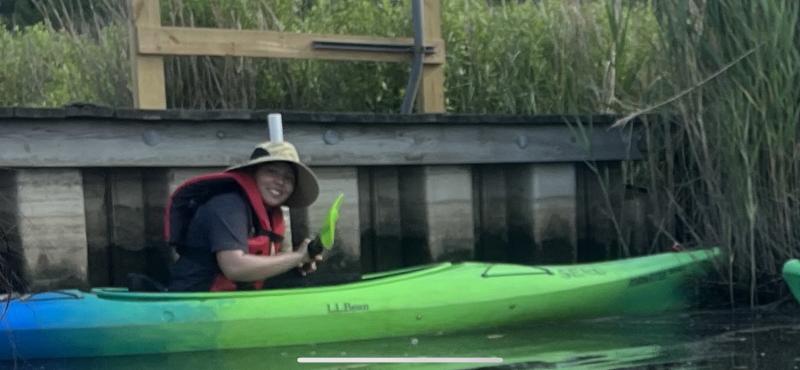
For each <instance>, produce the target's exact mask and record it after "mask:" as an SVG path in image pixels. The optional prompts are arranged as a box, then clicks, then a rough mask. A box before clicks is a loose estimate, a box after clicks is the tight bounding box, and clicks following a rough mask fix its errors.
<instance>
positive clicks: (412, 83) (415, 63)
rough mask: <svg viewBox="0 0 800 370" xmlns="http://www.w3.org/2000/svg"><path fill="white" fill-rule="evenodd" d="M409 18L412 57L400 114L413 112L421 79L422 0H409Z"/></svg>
mask: <svg viewBox="0 0 800 370" xmlns="http://www.w3.org/2000/svg"><path fill="white" fill-rule="evenodd" d="M411 18H412V19H413V21H414V56H413V60H412V61H411V74H410V75H409V76H408V84H407V85H406V95H405V96H404V97H403V105H402V106H401V107H400V113H404V114H408V113H411V112H412V111H413V110H414V99H416V97H417V90H419V82H420V80H421V79H422V63H423V58H425V48H424V46H423V45H422V42H423V40H424V35H425V33H424V31H425V30H424V29H423V27H422V20H423V18H422V0H411Z"/></svg>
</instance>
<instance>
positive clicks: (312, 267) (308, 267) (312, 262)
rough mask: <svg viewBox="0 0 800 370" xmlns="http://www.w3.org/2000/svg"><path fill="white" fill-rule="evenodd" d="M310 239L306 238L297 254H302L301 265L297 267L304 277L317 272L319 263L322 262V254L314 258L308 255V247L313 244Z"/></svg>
mask: <svg viewBox="0 0 800 370" xmlns="http://www.w3.org/2000/svg"><path fill="white" fill-rule="evenodd" d="M311 240H312V239H310V238H306V239H305V240H303V242H302V243H300V245H299V246H298V248H297V250H296V251H295V253H299V254H300V263H299V264H298V265H297V269H298V271H300V274H301V275H303V276H306V275H307V274H309V273H311V272H314V271H316V270H317V262H322V254H318V255H316V256H314V257H313V258H312V257H310V256H309V255H308V245H309V244H311Z"/></svg>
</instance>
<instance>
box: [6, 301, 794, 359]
mask: <svg viewBox="0 0 800 370" xmlns="http://www.w3.org/2000/svg"><path fill="white" fill-rule="evenodd" d="M299 330H301V328H299ZM265 335H267V334H265ZM440 356H442V357H502V358H503V362H502V363H500V364H463V363H462V364H441V363H438V364H298V363H297V358H298V357H440ZM2 366H5V367H6V368H19V369H161V368H169V369H291V368H298V369H342V368H344V369H400V368H402V369H406V368H413V369H484V368H492V369H800V309H798V308H797V307H796V306H793V307H789V308H788V309H784V310H782V311H780V312H776V311H754V310H747V311H738V312H732V311H695V312H691V313H673V314H666V315H660V316H652V317H636V318H614V317H612V318H605V319H598V320H591V321H584V322H577V323H560V324H557V323H552V324H547V325H533V326H528V327H524V328H514V329H495V330H486V331H482V332H476V333H467V334H457V335H456V334H445V333H441V334H439V335H430V336H418V337H402V338H391V339H381V340H373V341H359V342H348V343H333V344H320V345H304V346H292V347H279V348H268V349H248V350H232V351H218V352H195V353H182V354H171V355H159V356H124V357H114V358H103V359H100V358H94V359H56V360H47V361H18V362H17V363H15V364H9V363H6V364H2V365H0V367H2Z"/></svg>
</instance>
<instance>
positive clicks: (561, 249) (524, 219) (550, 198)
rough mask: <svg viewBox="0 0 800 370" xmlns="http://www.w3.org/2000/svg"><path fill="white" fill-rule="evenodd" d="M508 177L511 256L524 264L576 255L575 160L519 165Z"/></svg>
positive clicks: (565, 259)
mask: <svg viewBox="0 0 800 370" xmlns="http://www.w3.org/2000/svg"><path fill="white" fill-rule="evenodd" d="M514 167H517V168H515V169H513V170H512V171H514V176H508V177H507V180H508V186H509V197H508V211H509V213H508V224H509V241H510V244H511V250H510V252H511V257H512V260H514V261H520V262H524V263H568V262H574V261H575V258H576V244H577V241H576V216H575V208H576V206H575V202H576V196H575V194H576V180H575V165H574V164H572V163H565V164H560V163H546V164H531V165H519V166H514Z"/></svg>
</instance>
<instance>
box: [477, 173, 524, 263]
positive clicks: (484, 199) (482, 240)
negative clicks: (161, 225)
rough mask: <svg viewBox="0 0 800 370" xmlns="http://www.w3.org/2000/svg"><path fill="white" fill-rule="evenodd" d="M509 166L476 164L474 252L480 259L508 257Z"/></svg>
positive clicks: (492, 259) (506, 258)
mask: <svg viewBox="0 0 800 370" xmlns="http://www.w3.org/2000/svg"><path fill="white" fill-rule="evenodd" d="M507 169H508V167H506V166H499V165H488V166H474V167H473V176H474V182H473V184H474V185H473V192H474V193H475V205H476V210H475V219H476V224H477V225H476V227H475V229H476V236H477V237H478V246H477V247H476V251H475V254H476V257H477V258H478V260H481V261H500V262H502V261H508V204H507V203H508V197H507V191H506V188H507V186H506V172H507ZM511 175H512V176H514V174H513V173H512V174H511Z"/></svg>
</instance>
